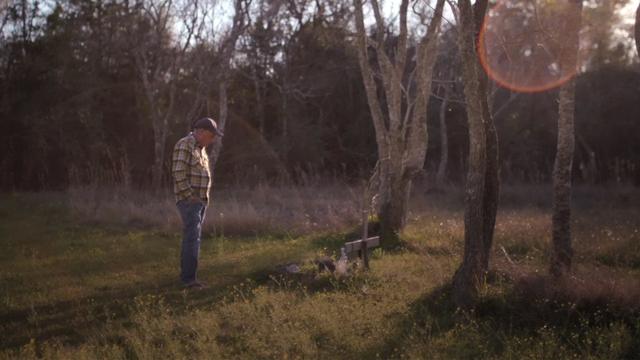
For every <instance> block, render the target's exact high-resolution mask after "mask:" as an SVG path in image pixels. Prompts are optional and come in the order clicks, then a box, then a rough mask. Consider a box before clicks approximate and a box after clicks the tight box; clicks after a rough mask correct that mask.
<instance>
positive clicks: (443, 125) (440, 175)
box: [436, 85, 450, 187]
mask: <svg viewBox="0 0 640 360" xmlns="http://www.w3.org/2000/svg"><path fill="white" fill-rule="evenodd" d="M449 93H450V91H449V85H445V87H444V95H443V96H442V103H441V104H440V114H439V115H440V163H439V164H438V172H437V173H436V185H437V186H438V187H441V186H442V185H444V183H445V181H446V176H447V163H448V162H449V136H448V135H447V108H448V107H449Z"/></svg>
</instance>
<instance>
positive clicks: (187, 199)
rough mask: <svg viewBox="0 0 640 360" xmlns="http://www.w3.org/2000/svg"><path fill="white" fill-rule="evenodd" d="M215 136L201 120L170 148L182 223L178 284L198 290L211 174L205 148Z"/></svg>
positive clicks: (214, 127) (214, 126)
mask: <svg viewBox="0 0 640 360" xmlns="http://www.w3.org/2000/svg"><path fill="white" fill-rule="evenodd" d="M216 136H222V133H221V132H220V131H219V130H218V125H217V124H216V122H215V121H214V120H213V119H210V118H202V119H200V120H198V121H196V122H195V123H194V125H193V131H192V132H191V133H189V135H187V136H185V137H183V138H182V139H180V140H178V142H177V143H176V145H175V147H174V148H173V161H172V166H171V173H172V175H173V192H174V194H175V198H176V206H177V207H178V211H179V212H180V217H181V218H182V224H183V238H182V246H181V251H180V281H182V284H184V286H186V287H188V288H194V289H202V288H204V287H205V285H204V284H203V283H201V282H200V281H198V279H197V277H196V273H197V270H198V257H199V255H200V237H201V235H202V223H203V222H204V216H205V212H206V209H207V205H208V204H209V193H210V190H211V171H210V169H209V157H208V156H207V152H206V147H207V146H208V145H210V144H212V143H213V141H214V140H215V138H216Z"/></svg>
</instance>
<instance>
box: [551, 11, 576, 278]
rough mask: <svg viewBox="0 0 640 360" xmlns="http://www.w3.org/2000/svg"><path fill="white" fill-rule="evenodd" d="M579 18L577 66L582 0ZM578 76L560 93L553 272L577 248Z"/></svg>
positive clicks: (572, 54)
mask: <svg viewBox="0 0 640 360" xmlns="http://www.w3.org/2000/svg"><path fill="white" fill-rule="evenodd" d="M575 3H576V7H575V14H573V15H574V16H575V17H574V18H573V19H569V21H572V20H573V21H574V22H573V23H572V24H571V25H574V26H575V28H573V29H571V31H572V32H571V43H570V46H569V48H568V50H567V51H568V57H567V58H568V60H567V66H570V67H573V68H575V67H576V66H577V55H578V46H579V36H578V32H579V30H580V24H581V17H582V0H575ZM574 115H575V78H572V79H571V80H569V81H568V82H567V83H565V84H564V85H563V86H562V87H561V88H560V94H559V95H558V142H557V147H556V159H555V163H554V165H553V209H552V216H551V221H552V229H553V230H552V235H553V239H552V241H553V249H552V250H553V252H552V256H551V268H550V271H551V274H553V275H554V276H562V275H563V274H565V273H567V272H568V271H569V270H570V269H571V259H572V257H573V249H572V246H571V170H572V167H573V154H574V148H575V129H574Z"/></svg>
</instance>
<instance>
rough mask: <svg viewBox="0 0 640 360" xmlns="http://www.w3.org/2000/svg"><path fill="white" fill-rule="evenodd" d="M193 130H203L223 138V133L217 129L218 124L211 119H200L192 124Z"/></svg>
mask: <svg viewBox="0 0 640 360" xmlns="http://www.w3.org/2000/svg"><path fill="white" fill-rule="evenodd" d="M193 129H194V130H195V129H204V130H208V131H211V132H212V133H214V134H216V135H218V136H224V133H223V132H222V131H220V130H219V129H218V124H217V123H216V122H215V120H213V119H212V118H208V117H205V118H202V119H198V120H196V122H194V123H193Z"/></svg>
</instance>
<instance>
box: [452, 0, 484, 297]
mask: <svg viewBox="0 0 640 360" xmlns="http://www.w3.org/2000/svg"><path fill="white" fill-rule="evenodd" d="M458 6H459V25H458V34H459V35H458V36H459V38H458V44H459V47H460V56H461V58H462V75H463V82H464V94H465V98H466V109H467V119H468V123H469V159H468V170H467V183H466V208H465V214H464V225H465V231H464V255H463V260H462V264H461V265H460V267H459V268H458V270H457V271H456V273H455V275H454V277H453V298H454V301H455V303H456V304H457V305H458V306H460V307H462V308H470V307H471V306H472V305H473V304H474V303H475V300H476V297H477V291H478V286H479V285H480V284H481V283H482V282H483V281H484V279H485V262H486V261H487V259H486V256H485V255H484V254H485V251H486V250H485V240H484V237H485V234H486V233H485V229H484V226H485V218H484V210H485V199H484V196H485V186H486V184H485V181H486V171H487V135H486V124H485V121H486V120H485V119H484V115H485V112H484V109H483V99H482V97H483V96H485V98H486V93H484V94H483V93H482V87H481V83H480V81H481V80H480V76H481V74H480V71H482V70H481V69H480V68H479V66H478V61H477V59H476V53H475V45H476V31H475V20H474V19H475V17H474V9H473V8H472V6H471V2H470V0H460V1H459V2H458ZM476 15H477V14H476ZM485 101H486V99H485Z"/></svg>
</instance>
